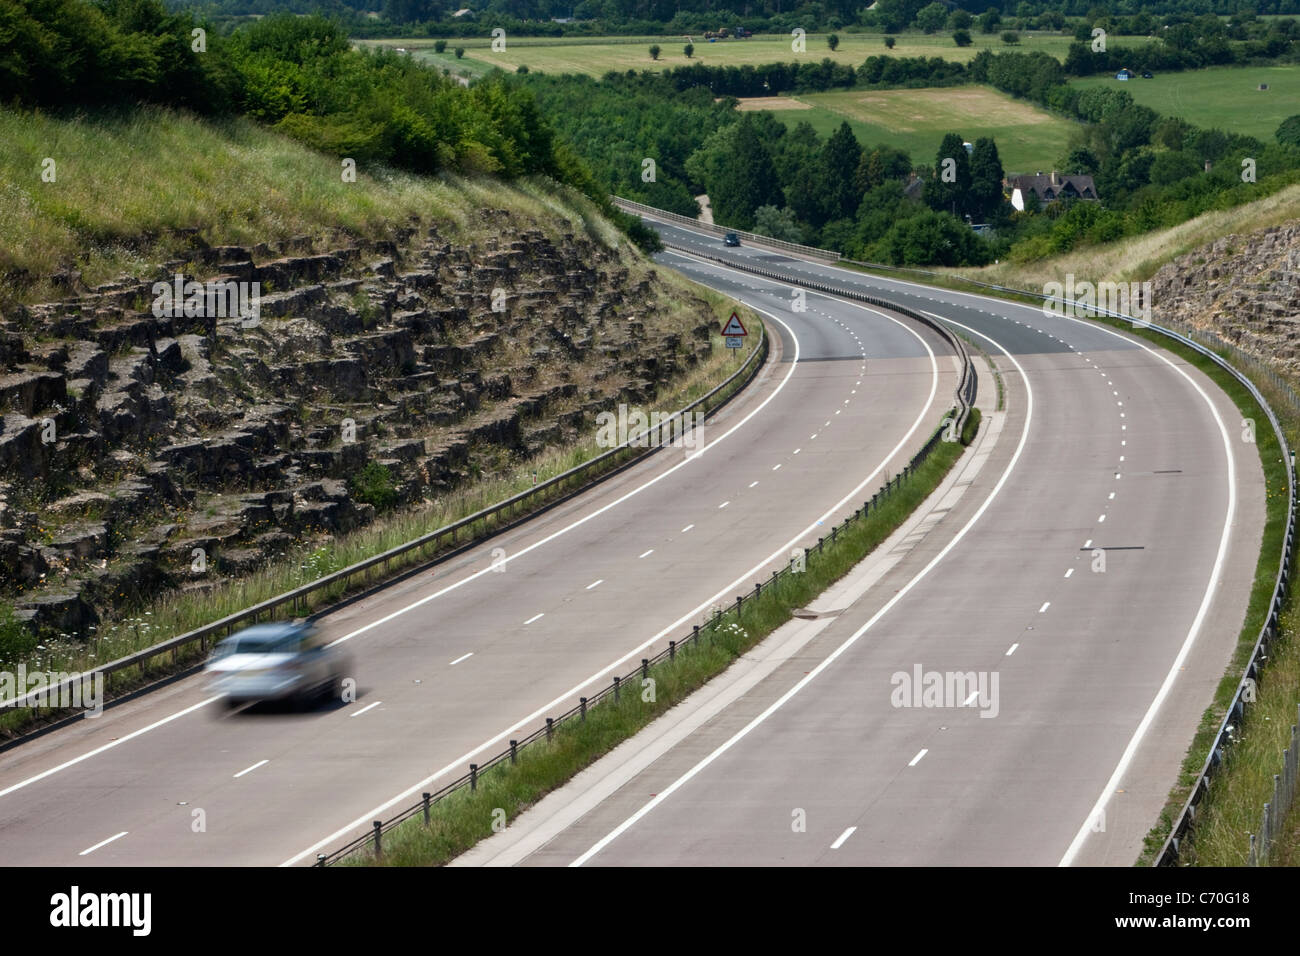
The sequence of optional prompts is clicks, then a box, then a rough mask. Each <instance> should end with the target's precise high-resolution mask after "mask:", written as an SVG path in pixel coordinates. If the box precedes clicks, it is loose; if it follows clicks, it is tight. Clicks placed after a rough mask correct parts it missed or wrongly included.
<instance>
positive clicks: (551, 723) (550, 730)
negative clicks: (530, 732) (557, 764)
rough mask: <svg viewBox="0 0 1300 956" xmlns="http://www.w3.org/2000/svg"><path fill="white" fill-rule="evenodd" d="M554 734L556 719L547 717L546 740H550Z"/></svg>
mask: <svg viewBox="0 0 1300 956" xmlns="http://www.w3.org/2000/svg"><path fill="white" fill-rule="evenodd" d="M554 734H555V718H554V717H547V718H546V739H547V740H550V739H551V737H552V736H553V735H554Z"/></svg>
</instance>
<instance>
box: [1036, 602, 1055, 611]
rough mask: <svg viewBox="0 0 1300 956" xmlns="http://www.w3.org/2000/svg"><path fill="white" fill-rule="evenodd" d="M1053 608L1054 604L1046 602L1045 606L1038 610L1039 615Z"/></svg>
mask: <svg viewBox="0 0 1300 956" xmlns="http://www.w3.org/2000/svg"><path fill="white" fill-rule="evenodd" d="M1051 606H1052V602H1051V601H1044V602H1043V606H1042V607H1040V608H1039V609H1038V613H1039V614H1042V613H1043V612H1044V611H1046V610H1047V609H1048V608H1049V607H1051Z"/></svg>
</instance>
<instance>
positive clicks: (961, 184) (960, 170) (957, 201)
mask: <svg viewBox="0 0 1300 956" xmlns="http://www.w3.org/2000/svg"><path fill="white" fill-rule="evenodd" d="M970 185H971V183H970V156H969V155H968V154H967V152H966V147H965V145H964V144H963V143H962V138H961V137H960V136H958V135H957V134H956V133H949V134H948V135H947V136H945V137H944V138H943V142H942V143H940V144H939V152H938V153H937V154H936V155H935V161H934V178H933V179H931V180H930V181H929V182H927V183H926V184H925V201H926V203H927V204H928V205H929V207H930V208H931V209H935V210H945V211H947V212H950V213H953V214H954V215H956V214H959V213H963V212H965V211H966V208H965V207H966V205H967V204H968V202H969V197H970Z"/></svg>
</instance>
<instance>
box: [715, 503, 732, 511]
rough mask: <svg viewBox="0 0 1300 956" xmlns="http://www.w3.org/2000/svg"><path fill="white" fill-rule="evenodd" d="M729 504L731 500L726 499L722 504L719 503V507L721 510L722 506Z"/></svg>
mask: <svg viewBox="0 0 1300 956" xmlns="http://www.w3.org/2000/svg"><path fill="white" fill-rule="evenodd" d="M729 504H731V502H730V501H724V502H723V503H722V504H720V505H718V508H719V510H721V509H722V508H725V507H727V505H729Z"/></svg>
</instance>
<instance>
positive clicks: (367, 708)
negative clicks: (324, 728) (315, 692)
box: [348, 654, 469, 717]
mask: <svg viewBox="0 0 1300 956" xmlns="http://www.w3.org/2000/svg"><path fill="white" fill-rule="evenodd" d="M465 656H466V657H468V656H469V655H468V654H467V655H465ZM452 663H453V664H454V663H456V662H455V661H452ZM382 703H383V701H382V700H377V701H375V702H374V703H373V704H366V706H364V707H362V708H361V709H360V710H354V711H353V712H352V713H350V714H348V716H349V717H360V716H361V715H362V714H364V713H365V712H366V711H368V710H370V709H371V708H372V707H378V706H379V705H380V704H382Z"/></svg>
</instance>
